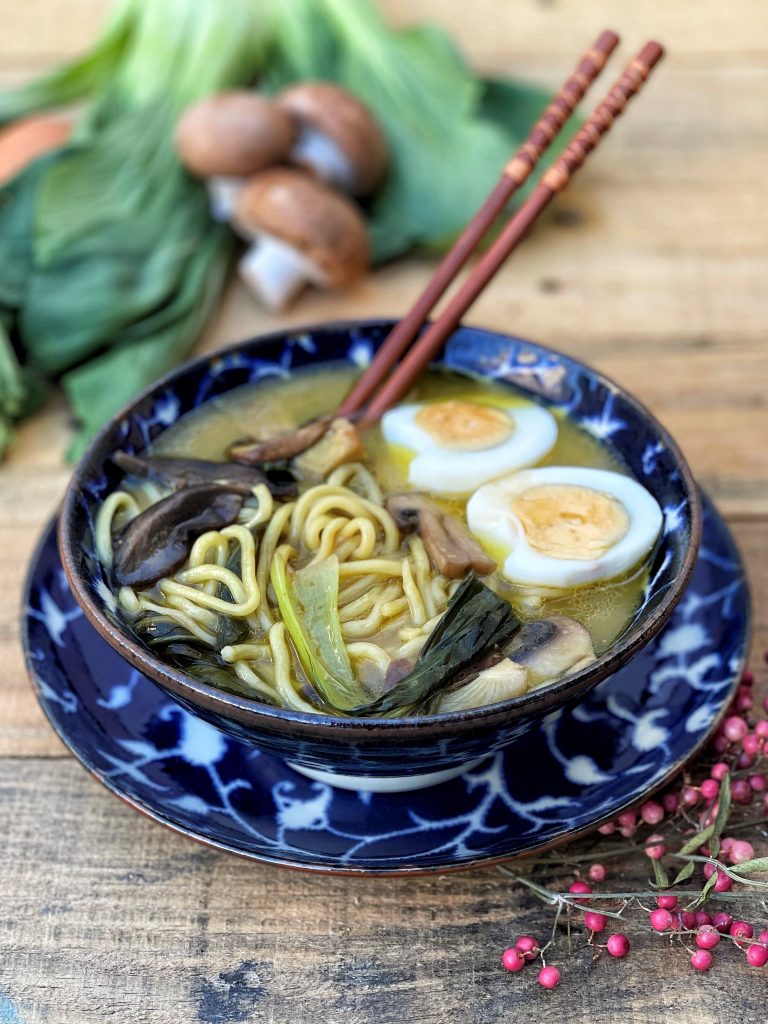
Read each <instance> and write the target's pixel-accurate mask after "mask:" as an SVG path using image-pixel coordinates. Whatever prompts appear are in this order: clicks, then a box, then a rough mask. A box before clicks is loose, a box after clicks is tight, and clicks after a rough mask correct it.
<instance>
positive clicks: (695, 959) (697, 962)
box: [691, 949, 712, 971]
mask: <svg viewBox="0 0 768 1024" xmlns="http://www.w3.org/2000/svg"><path fill="white" fill-rule="evenodd" d="M711 966H712V954H711V953H708V952H707V950H706V949H697V950H696V952H695V953H694V954H693V956H692V957H691V967H695V968H696V970H697V971H708V970H709V968H710V967H711Z"/></svg>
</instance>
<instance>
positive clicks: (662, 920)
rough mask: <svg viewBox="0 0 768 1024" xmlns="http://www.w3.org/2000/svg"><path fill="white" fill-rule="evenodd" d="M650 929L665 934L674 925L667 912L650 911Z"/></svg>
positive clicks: (660, 910)
mask: <svg viewBox="0 0 768 1024" xmlns="http://www.w3.org/2000/svg"><path fill="white" fill-rule="evenodd" d="M650 922H651V928H653V930H654V931H657V932H666V931H669V929H670V928H671V927H672V925H673V924H674V920H673V918H672V915H671V914H670V912H669V911H668V910H662V909H661V908H659V909H658V910H652V911H651V916H650Z"/></svg>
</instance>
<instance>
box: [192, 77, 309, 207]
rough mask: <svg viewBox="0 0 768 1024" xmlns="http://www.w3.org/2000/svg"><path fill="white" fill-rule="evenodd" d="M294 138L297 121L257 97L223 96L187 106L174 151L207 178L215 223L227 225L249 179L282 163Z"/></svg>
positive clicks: (251, 94)
mask: <svg viewBox="0 0 768 1024" xmlns="http://www.w3.org/2000/svg"><path fill="white" fill-rule="evenodd" d="M295 138H296V124H295V121H294V120H293V118H292V117H291V116H290V115H289V114H288V113H286V111H284V110H282V109H281V108H280V107H279V106H277V104H275V103H273V102H272V101H271V100H269V99H266V98H265V97H264V96H260V95H259V94H258V93H255V92H247V91H237V92H223V93H219V94H218V95H216V96H210V97H208V98H207V99H204V100H201V101H200V102H199V103H195V104H194V105H193V106H191V107H189V108H188V109H187V110H186V111H185V112H184V114H183V115H182V117H181V119H180V120H179V123H178V125H177V127H176V151H177V152H178V154H179V157H180V158H181V162H182V163H183V164H184V166H185V167H186V168H187V170H189V171H191V173H192V174H194V175H196V176H197V177H198V178H205V179H206V180H207V182H208V189H209V192H210V196H211V209H212V212H213V215H214V217H216V219H217V220H229V218H230V216H231V214H232V211H233V209H234V204H235V199H236V197H237V194H238V192H239V191H240V189H241V188H242V186H243V184H244V182H245V180H246V178H248V177H250V176H251V175H252V174H256V173H257V172H258V171H261V170H263V169H264V168H265V167H270V166H272V165H273V164H276V163H280V161H281V160H284V159H285V158H286V157H287V156H288V153H289V151H290V149H291V146H292V145H293V143H294V140H295Z"/></svg>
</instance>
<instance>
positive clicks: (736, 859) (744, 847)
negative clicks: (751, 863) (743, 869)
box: [728, 839, 755, 864]
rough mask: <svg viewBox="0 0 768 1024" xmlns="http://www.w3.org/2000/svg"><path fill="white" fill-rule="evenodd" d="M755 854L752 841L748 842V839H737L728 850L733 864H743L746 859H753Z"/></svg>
mask: <svg viewBox="0 0 768 1024" xmlns="http://www.w3.org/2000/svg"><path fill="white" fill-rule="evenodd" d="M754 856H755V851H754V849H753V848H752V843H749V842H747V840H746V839H737V840H736V841H735V842H734V843H733V845H732V846H731V848H730V850H729V851H728V857H729V859H730V862H731V864H743V863H744V861H746V860H752V858H753V857H754Z"/></svg>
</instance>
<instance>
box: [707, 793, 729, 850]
mask: <svg viewBox="0 0 768 1024" xmlns="http://www.w3.org/2000/svg"><path fill="white" fill-rule="evenodd" d="M730 811H731V780H730V777H729V776H728V775H726V776H725V778H724V779H723V781H722V782H721V783H720V794H719V796H718V805H717V814H716V815H715V820H714V822H713V823H712V838H711V839H710V842H709V850H710V853H711V854H712V856H713V857H716V856H717V855H718V853H719V852H720V836H721V835H722V834H723V829H724V828H725V826H726V824H727V822H728V815H729V814H730Z"/></svg>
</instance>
